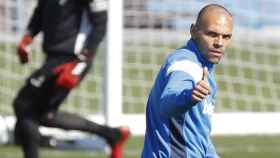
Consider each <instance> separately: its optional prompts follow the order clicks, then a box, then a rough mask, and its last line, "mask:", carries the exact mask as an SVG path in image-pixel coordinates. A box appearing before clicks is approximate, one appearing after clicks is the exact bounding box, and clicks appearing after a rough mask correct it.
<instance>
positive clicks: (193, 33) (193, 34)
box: [190, 24, 197, 39]
mask: <svg viewBox="0 0 280 158" xmlns="http://www.w3.org/2000/svg"><path fill="white" fill-rule="evenodd" d="M196 32H197V28H196V26H195V24H192V25H191V28H190V33H191V37H192V38H193V39H195V38H196Z"/></svg>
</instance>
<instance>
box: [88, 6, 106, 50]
mask: <svg viewBox="0 0 280 158" xmlns="http://www.w3.org/2000/svg"><path fill="white" fill-rule="evenodd" d="M89 20H90V23H91V25H92V30H91V32H90V34H89V37H88V38H87V41H86V43H85V46H84V50H86V51H87V52H89V53H91V54H93V55H94V54H95V53H96V51H97V49H98V46H99V44H100V43H101V41H102V40H103V38H104V36H105V34H106V28H107V0H94V1H92V2H90V6H89Z"/></svg>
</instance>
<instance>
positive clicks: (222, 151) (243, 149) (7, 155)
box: [0, 135, 280, 158]
mask: <svg viewBox="0 0 280 158" xmlns="http://www.w3.org/2000/svg"><path fill="white" fill-rule="evenodd" d="M214 143H215V146H216V148H217V151H218V153H219V155H220V156H221V158H279V157H280V150H279V149H280V135H276V136H215V137H214ZM142 145H143V137H132V138H131V139H130V140H129V141H128V142H127V144H126V145H125V149H124V158H139V157H140V154H141V149H142ZM0 155H1V158H21V157H22V155H21V152H20V149H19V148H18V147H15V146H0ZM107 157H108V156H106V154H105V153H98V152H92V151H79V150H75V151H69V150H64V151H61V150H53V149H42V150H41V158H107Z"/></svg>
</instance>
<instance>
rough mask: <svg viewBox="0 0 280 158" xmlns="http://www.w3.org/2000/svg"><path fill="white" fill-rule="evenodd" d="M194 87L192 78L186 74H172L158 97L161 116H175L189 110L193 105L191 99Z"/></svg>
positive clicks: (179, 72) (177, 72) (176, 72)
mask: <svg viewBox="0 0 280 158" xmlns="http://www.w3.org/2000/svg"><path fill="white" fill-rule="evenodd" d="M194 85H195V83H194V81H193V79H192V77H191V76H190V75H188V74H187V73H185V72H182V71H174V72H172V73H171V74H170V76H169V79H168V82H167V84H166V86H165V88H164V90H163V93H162V94H161V97H160V114H161V116H164V117H171V116H176V115H179V114H182V113H185V112H186V111H187V110H188V109H190V108H191V107H192V106H193V105H194V104H195V103H194V102H193V101H192V98H191V95H192V89H193V88H194Z"/></svg>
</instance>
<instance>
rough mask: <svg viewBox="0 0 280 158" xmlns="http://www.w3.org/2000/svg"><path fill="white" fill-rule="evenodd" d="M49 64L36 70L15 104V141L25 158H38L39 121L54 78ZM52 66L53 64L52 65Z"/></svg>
mask: <svg viewBox="0 0 280 158" xmlns="http://www.w3.org/2000/svg"><path fill="white" fill-rule="evenodd" d="M48 65H49V62H46V63H45V64H44V65H43V66H42V67H41V68H40V69H38V70H36V71H35V72H34V73H33V74H32V75H31V76H30V77H29V78H28V79H27V80H26V82H25V84H24V86H23V87H22V88H21V89H20V91H19V93H18V94H17V96H16V98H15V99H14V102H13V108H14V112H15V115H16V118H17V122H16V126H15V133H14V134H15V141H16V142H18V144H19V145H21V147H22V149H23V152H24V155H25V158H38V155H39V154H38V153H39V152H38V149H39V144H40V133H39V129H38V128H39V126H38V120H39V118H40V115H41V111H42V107H44V104H43V103H44V102H45V100H46V99H48V98H46V97H45V96H46V94H47V93H48V87H47V86H46V85H47V84H46V83H47V82H50V80H51V79H52V78H53V77H54V76H52V74H50V73H49V70H48V67H49V66H48ZM51 65H52V64H51Z"/></svg>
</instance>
